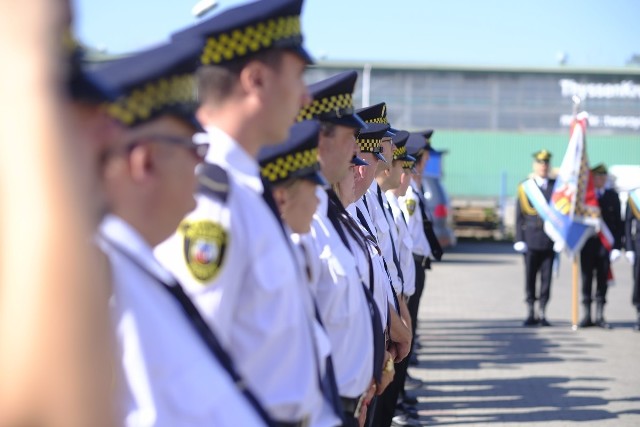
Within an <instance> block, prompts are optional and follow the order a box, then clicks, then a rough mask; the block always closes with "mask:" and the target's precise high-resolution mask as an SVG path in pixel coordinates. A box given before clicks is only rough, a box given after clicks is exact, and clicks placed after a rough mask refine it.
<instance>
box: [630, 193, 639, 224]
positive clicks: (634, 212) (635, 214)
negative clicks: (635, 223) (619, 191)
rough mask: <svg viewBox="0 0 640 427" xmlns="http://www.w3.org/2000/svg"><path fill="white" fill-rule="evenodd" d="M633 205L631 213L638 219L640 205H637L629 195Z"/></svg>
mask: <svg viewBox="0 0 640 427" xmlns="http://www.w3.org/2000/svg"><path fill="white" fill-rule="evenodd" d="M627 203H629V206H630V207H631V213H632V214H633V216H634V217H636V219H637V220H640V207H638V206H636V203H635V202H634V201H633V199H632V198H631V197H629V199H628V202H627Z"/></svg>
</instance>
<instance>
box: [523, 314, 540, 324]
mask: <svg viewBox="0 0 640 427" xmlns="http://www.w3.org/2000/svg"><path fill="white" fill-rule="evenodd" d="M537 324H538V319H536V318H535V317H533V316H529V317H527V319H526V320H525V321H524V322H523V323H522V326H536V325H537Z"/></svg>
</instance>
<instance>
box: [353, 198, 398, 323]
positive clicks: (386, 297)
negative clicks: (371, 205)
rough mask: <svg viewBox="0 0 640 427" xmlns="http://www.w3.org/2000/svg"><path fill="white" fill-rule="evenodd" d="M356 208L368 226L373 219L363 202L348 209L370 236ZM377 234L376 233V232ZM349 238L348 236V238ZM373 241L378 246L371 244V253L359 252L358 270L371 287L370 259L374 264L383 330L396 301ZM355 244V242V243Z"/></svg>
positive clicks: (374, 290)
mask: <svg viewBox="0 0 640 427" xmlns="http://www.w3.org/2000/svg"><path fill="white" fill-rule="evenodd" d="M356 208H358V209H360V211H362V214H363V216H364V218H365V221H367V224H368V225H367V226H369V227H371V226H372V224H371V223H370V221H371V219H370V217H369V214H368V213H367V210H366V208H365V207H364V203H362V200H358V201H356V202H355V203H354V204H351V205H349V206H348V207H347V212H349V214H350V215H351V216H352V217H353V219H354V220H355V221H356V222H357V223H358V224H360V226H361V227H362V230H363V232H364V234H365V235H369V232H368V231H367V230H366V227H364V226H363V225H362V224H361V223H360V219H359V218H358V216H357V214H356ZM374 232H375V231H374ZM347 237H348V236H347ZM373 239H375V240H376V244H375V245H374V244H373V243H369V253H368V254H365V253H363V252H362V251H360V250H359V251H357V253H356V262H357V263H358V268H359V269H360V272H361V273H362V274H363V275H364V276H365V278H366V281H365V282H364V283H365V285H366V286H370V283H371V279H370V276H369V259H370V260H371V263H372V268H373V299H374V300H375V301H376V305H377V306H378V311H379V312H380V318H381V323H382V329H383V330H384V329H386V328H387V318H388V314H389V313H388V310H389V304H391V306H392V307H393V306H394V299H393V295H392V293H391V292H392V290H391V282H390V280H389V275H388V274H387V271H386V269H385V268H384V259H383V257H382V252H381V251H380V252H379V249H380V247H379V246H377V238H376V236H373ZM353 244H355V242H354V243H353Z"/></svg>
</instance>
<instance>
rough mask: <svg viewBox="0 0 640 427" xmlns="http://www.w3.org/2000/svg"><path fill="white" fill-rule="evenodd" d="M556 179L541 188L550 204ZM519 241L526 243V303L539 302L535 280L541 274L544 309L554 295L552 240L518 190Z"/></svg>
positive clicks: (541, 298) (525, 198)
mask: <svg viewBox="0 0 640 427" xmlns="http://www.w3.org/2000/svg"><path fill="white" fill-rule="evenodd" d="M554 182H555V181H554V180H552V179H550V180H548V182H547V187H546V188H545V189H540V191H541V192H542V194H543V195H544V197H545V199H546V200H547V201H549V199H550V198H551V193H552V192H553V185H554ZM516 241H522V242H525V243H526V244H527V248H528V249H527V252H526V253H525V254H524V261H525V292H526V301H527V304H529V305H532V304H533V303H534V302H535V301H536V299H538V298H537V297H536V278H537V276H538V272H540V295H539V300H540V306H541V307H544V306H546V305H547V302H548V301H549V297H550V294H551V270H552V267H553V259H554V256H555V253H554V252H553V241H552V240H551V239H550V238H549V236H547V234H546V233H545V232H544V222H543V221H542V218H540V216H539V215H538V213H537V212H536V211H535V209H533V207H532V205H531V202H530V201H529V199H528V198H527V196H526V195H525V194H524V190H523V189H522V186H521V188H520V189H519V203H516Z"/></svg>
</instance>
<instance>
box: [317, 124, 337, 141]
mask: <svg viewBox="0 0 640 427" xmlns="http://www.w3.org/2000/svg"><path fill="white" fill-rule="evenodd" d="M335 134H336V125H335V124H334V123H331V122H320V135H322V136H324V137H327V138H331V137H332V136H334V135H335Z"/></svg>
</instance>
